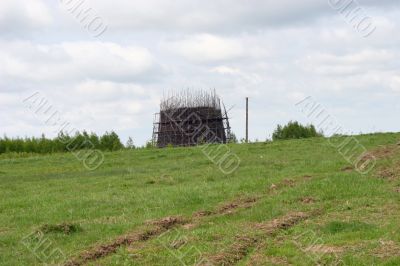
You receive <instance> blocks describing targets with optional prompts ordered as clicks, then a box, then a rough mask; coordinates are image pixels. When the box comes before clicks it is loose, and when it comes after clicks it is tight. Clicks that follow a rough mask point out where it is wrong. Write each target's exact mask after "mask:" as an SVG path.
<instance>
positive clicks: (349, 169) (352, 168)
mask: <svg viewBox="0 0 400 266" xmlns="http://www.w3.org/2000/svg"><path fill="white" fill-rule="evenodd" d="M353 170H354V167H353V166H346V167H343V168H342V169H341V170H340V171H342V172H346V173H350V172H353Z"/></svg>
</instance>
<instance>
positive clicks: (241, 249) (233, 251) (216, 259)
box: [208, 236, 258, 266]
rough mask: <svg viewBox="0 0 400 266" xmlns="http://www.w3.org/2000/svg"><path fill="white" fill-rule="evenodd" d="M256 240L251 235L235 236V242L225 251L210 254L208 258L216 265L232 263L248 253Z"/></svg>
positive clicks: (225, 265)
mask: <svg viewBox="0 0 400 266" xmlns="http://www.w3.org/2000/svg"><path fill="white" fill-rule="evenodd" d="M257 241H258V240H257V239H255V238H253V237H246V236H237V237H236V240H235V243H234V244H233V245H231V246H230V247H229V249H227V251H225V252H221V253H218V254H215V255H212V256H210V257H209V258H208V260H209V261H211V262H212V263H213V264H216V265H224V266H227V265H234V264H236V263H237V262H238V261H240V260H241V259H243V258H244V257H245V256H246V255H247V254H248V252H249V251H250V249H251V248H252V247H254V246H255V245H256V243H257Z"/></svg>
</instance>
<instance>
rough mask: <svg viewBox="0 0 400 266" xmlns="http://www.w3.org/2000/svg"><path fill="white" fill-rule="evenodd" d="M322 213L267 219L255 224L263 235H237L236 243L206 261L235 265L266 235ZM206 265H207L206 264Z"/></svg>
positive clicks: (225, 265) (293, 214)
mask: <svg viewBox="0 0 400 266" xmlns="http://www.w3.org/2000/svg"><path fill="white" fill-rule="evenodd" d="M319 213H320V211H319V210H316V211H312V212H309V213H305V212H292V213H288V214H286V215H284V216H282V217H279V218H276V219H274V220H272V221H267V222H263V223H259V224H255V225H254V227H255V228H256V229H258V230H259V231H261V232H262V234H261V235H257V236H250V235H240V236H236V239H235V243H234V244H232V245H231V246H229V247H228V248H227V249H226V250H224V251H222V252H220V253H217V254H213V255H210V256H208V257H207V259H206V261H210V262H211V263H212V264H213V265H224V266H229V265H235V264H237V263H238V262H240V261H241V260H242V259H244V258H245V257H246V256H247V255H248V254H249V253H250V251H251V250H252V249H253V248H256V247H257V246H259V245H261V244H262V242H263V241H262V240H263V238H265V236H269V237H271V236H274V235H275V234H277V233H279V232H280V231H282V230H287V229H289V228H291V227H293V226H295V225H297V224H299V223H300V222H302V221H304V220H307V219H309V218H311V217H314V216H316V215H318V214H319ZM204 266H205V265H204Z"/></svg>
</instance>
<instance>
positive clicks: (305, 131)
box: [272, 121, 323, 141]
mask: <svg viewBox="0 0 400 266" xmlns="http://www.w3.org/2000/svg"><path fill="white" fill-rule="evenodd" d="M322 136H323V134H322V133H319V132H317V130H316V129H315V127H314V126H313V125H308V126H303V125H301V124H300V123H299V122H296V121H294V122H293V121H290V122H289V123H288V124H287V125H286V126H283V127H282V126H281V125H278V127H277V128H276V129H275V131H274V134H272V139H273V140H274V141H275V140H284V139H305V138H313V137H322Z"/></svg>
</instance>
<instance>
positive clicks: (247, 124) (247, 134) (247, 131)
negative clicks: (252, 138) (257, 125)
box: [246, 97, 249, 143]
mask: <svg viewBox="0 0 400 266" xmlns="http://www.w3.org/2000/svg"><path fill="white" fill-rule="evenodd" d="M246 143H249V97H246Z"/></svg>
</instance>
